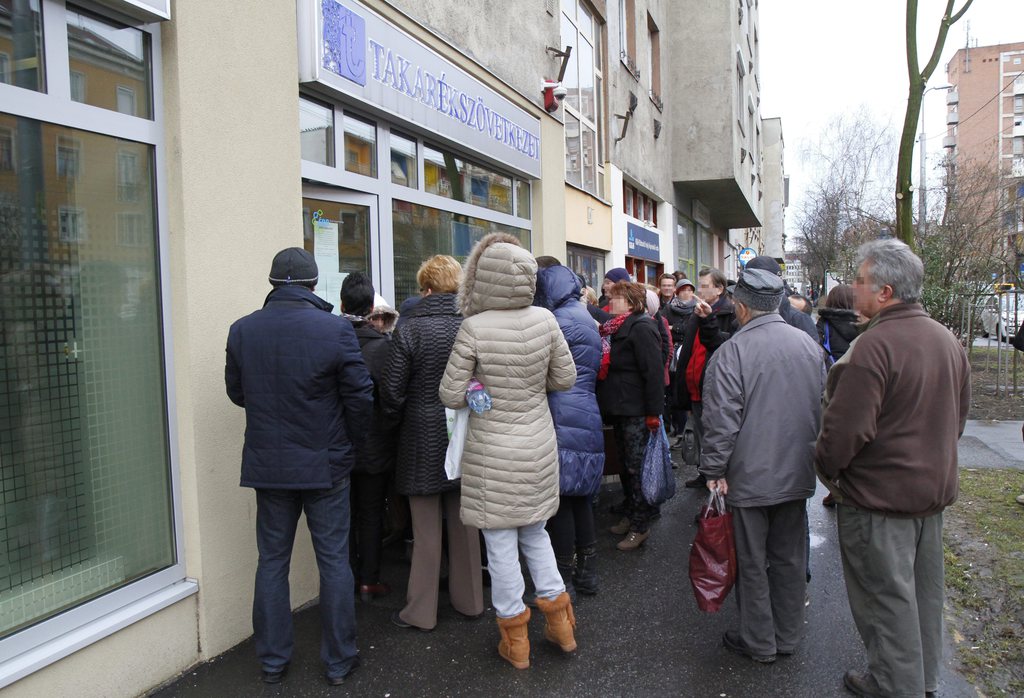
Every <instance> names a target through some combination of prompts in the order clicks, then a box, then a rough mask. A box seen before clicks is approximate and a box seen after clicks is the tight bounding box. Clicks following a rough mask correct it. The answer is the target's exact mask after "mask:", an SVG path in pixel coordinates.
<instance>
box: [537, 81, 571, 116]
mask: <svg viewBox="0 0 1024 698" xmlns="http://www.w3.org/2000/svg"><path fill="white" fill-rule="evenodd" d="M568 92H569V91H568V90H567V89H565V86H564V85H562V83H560V82H558V81H557V80H545V81H544V82H543V83H542V84H541V93H542V94H543V95H544V109H545V110H546V111H547V112H548V113H551V112H554V111H558V105H559V103H561V101H562V100H563V99H565V95H566V94H568Z"/></svg>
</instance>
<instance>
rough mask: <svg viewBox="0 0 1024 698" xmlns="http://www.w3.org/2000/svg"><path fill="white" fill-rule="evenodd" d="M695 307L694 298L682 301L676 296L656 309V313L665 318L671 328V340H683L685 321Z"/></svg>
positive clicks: (676, 341) (678, 341)
mask: <svg viewBox="0 0 1024 698" xmlns="http://www.w3.org/2000/svg"><path fill="white" fill-rule="evenodd" d="M695 307H696V300H694V299H690V302H689V303H683V302H682V301H681V300H679V299H678V298H673V299H672V300H671V301H669V302H668V303H666V304H665V305H663V306H662V307H661V310H659V311H658V314H659V315H660V316H661V317H663V318H665V320H666V321H667V322H668V326H669V327H670V328H671V330H672V341H673V342H675V343H676V344H679V343H680V342H681V341H683V335H684V334H685V332H686V322H687V320H689V319H690V317H691V316H692V315H693V309H694V308H695Z"/></svg>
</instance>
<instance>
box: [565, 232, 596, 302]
mask: <svg viewBox="0 0 1024 698" xmlns="http://www.w3.org/2000/svg"><path fill="white" fill-rule="evenodd" d="M604 259H605V253H604V252H602V251H601V250H595V249H591V248H589V247H581V246H580V245H571V244H570V245H566V246H565V266H567V267H569V268H570V269H572V270H573V271H574V272H576V273H577V274H579V275H580V276H582V277H583V278H584V279H586V281H587V286H590V287H591V288H594V289H597V292H598V294H600V293H601V284H602V283H603V282H604V273H605V261H604Z"/></svg>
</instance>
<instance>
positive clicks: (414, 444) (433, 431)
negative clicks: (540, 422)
mask: <svg viewBox="0 0 1024 698" xmlns="http://www.w3.org/2000/svg"><path fill="white" fill-rule="evenodd" d="M461 277H462V267H461V266H459V263H458V262H457V261H456V260H455V259H453V258H452V257H449V256H447V255H435V256H433V257H431V258H430V259H428V260H427V261H426V262H424V263H423V265H422V266H421V267H420V269H419V272H418V273H417V274H416V280H417V282H418V283H419V285H420V289H421V290H422V293H423V297H422V299H421V300H420V301H419V302H418V303H416V304H415V305H414V306H412V307H411V308H410V309H409V310H408V311H407V312H405V313H404V314H403V315H402V322H401V323H399V325H398V328H397V329H396V330H395V335H394V338H393V339H392V340H391V354H390V356H389V358H388V366H387V370H386V371H385V372H384V379H383V381H382V383H381V386H380V387H381V394H380V397H381V406H382V408H383V412H384V416H385V417H388V418H390V419H392V420H395V419H397V420H400V421H401V426H400V428H399V436H398V458H397V462H396V465H395V479H396V484H397V488H398V491H399V492H400V493H401V494H404V495H406V496H408V497H409V511H410V514H411V516H412V533H413V538H414V541H413V547H412V567H411V569H410V570H409V586H408V591H407V592H406V603H405V608H403V609H402V610H401V611H397V612H395V613H394V614H393V615H392V616H391V621H392V622H393V623H394V624H395V625H397V626H399V627H402V628H409V627H415V628H419V629H420V630H433V628H434V626H435V625H437V594H438V580H439V577H440V571H441V520H442V515H443V517H444V519H445V520H446V521H447V523H448V557H449V573H448V592H449V595H450V597H451V603H452V606H453V607H454V608H455V610H456V611H457V612H459V613H461V614H462V615H463V616H467V617H471V618H475V617H478V616H480V615H481V614H482V613H483V611H484V592H483V579H482V576H481V569H480V536H479V534H478V532H477V529H475V528H473V527H471V526H463V524H462V521H461V519H460V518H459V507H460V504H461V497H460V488H461V486H462V481H461V480H449V479H448V475H447V474H446V473H445V470H444V458H445V453H446V452H447V450H448V429H447V424H446V419H445V411H444V405H442V404H441V400H440V398H439V397H438V394H437V390H438V388H439V387H440V385H441V377H442V376H443V375H444V369H445V366H447V365H448V355H449V354H450V353H451V351H452V346H453V345H454V344H455V335H456V334H458V331H459V326H460V325H461V324H462V315H461V314H460V313H459V305H458V299H457V297H456V295H455V294H456V292H457V291H458V289H459V282H460V280H461Z"/></svg>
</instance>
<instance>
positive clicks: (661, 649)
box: [151, 423, 1020, 698]
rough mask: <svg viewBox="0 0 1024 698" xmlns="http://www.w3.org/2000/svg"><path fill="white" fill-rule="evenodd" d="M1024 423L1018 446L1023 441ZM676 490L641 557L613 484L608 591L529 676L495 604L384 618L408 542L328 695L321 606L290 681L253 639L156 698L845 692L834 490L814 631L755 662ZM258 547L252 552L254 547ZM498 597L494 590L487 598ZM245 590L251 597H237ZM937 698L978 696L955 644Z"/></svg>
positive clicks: (535, 649)
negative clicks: (706, 606) (736, 632)
mask: <svg viewBox="0 0 1024 698" xmlns="http://www.w3.org/2000/svg"><path fill="white" fill-rule="evenodd" d="M1019 428H1020V427H1019V423H1018V438H1019ZM676 475H677V482H678V484H679V490H678V493H677V494H676V496H675V498H674V499H672V500H671V501H669V502H668V503H667V504H665V505H664V506H663V507H662V516H661V518H660V519H659V520H658V521H656V522H655V524H654V527H653V529H652V534H651V537H650V538H649V539H648V540H647V542H646V544H645V545H644V546H643V548H641V549H640V550H639V551H637V552H633V553H622V552H619V551H617V550H615V548H614V546H615V543H616V542H618V537H616V536H613V535H611V534H609V533H607V532H606V531H607V527H608V526H609V525H611V524H613V523H615V517H613V516H612V515H610V514H608V513H607V509H608V506H609V505H610V504H612V503H613V502H616V501H618V500H619V499H620V498H621V490H620V489H619V486H618V485H617V484H614V485H610V486H606V487H605V488H604V489H603V490H602V493H601V505H600V507H599V509H598V511H599V514H598V517H597V518H598V525H599V529H598V530H599V536H598V537H599V543H598V549H599V571H600V575H601V588H600V593H599V594H598V595H597V596H595V597H580V600H579V602H578V604H577V605H576V615H577V620H578V627H577V640H578V642H579V650H578V651H577V653H576V654H575V656H571V657H565V656H562V655H561V653H560V652H559V651H558V649H557V648H554V647H553V646H552V645H550V644H549V643H547V642H545V641H544V637H543V632H544V624H543V618H542V617H541V615H540V614H535V615H534V618H533V620H532V621H531V623H530V641H531V645H532V652H531V668H530V669H528V670H525V671H517V670H515V669H512V668H511V667H510V666H509V665H508V664H506V663H505V662H504V661H503V660H501V659H500V658H499V657H498V653H497V649H496V647H497V643H498V630H497V627H496V625H495V621H494V611H493V609H491V608H490V607H489V606H488V609H487V612H486V613H485V615H484V617H483V618H482V619H479V620H476V621H466V620H463V619H461V617H459V616H458V615H457V614H456V613H455V611H454V610H453V609H452V608H451V606H450V604H449V603H448V598H447V594H446V593H445V592H444V591H442V592H441V599H440V603H439V611H438V625H437V628H436V629H435V630H434V631H433V632H430V633H422V632H419V631H416V630H408V629H406V630H403V629H400V628H397V627H395V626H393V625H392V624H391V623H390V622H389V620H388V618H389V616H390V615H391V613H392V612H393V611H395V610H397V609H399V608H401V606H402V604H403V600H404V592H405V580H406V578H407V576H408V566H407V564H406V563H404V562H403V561H402V559H401V557H402V556H401V548H402V546H401V545H398V546H395V547H392V548H389V549H388V550H386V551H385V568H384V571H383V577H384V580H385V581H387V582H389V583H390V584H391V585H392V586H393V587H395V590H394V591H392V593H391V594H390V595H389V596H387V597H384V598H381V599H377V600H375V601H373V602H372V603H368V604H363V603H358V602H357V604H356V606H357V611H356V614H357V622H358V626H359V648H360V654H361V658H362V662H363V664H362V667H361V668H360V669H359V670H358V671H356V672H355V673H354V674H353V675H352V677H351V678H350V679H349V680H348V681H346V683H345V684H344V685H343V686H340V687H337V688H330V687H328V686H327V685H326V684H325V683H324V681H323V679H322V676H321V667H320V661H319V643H320V623H319V617H318V613H319V609H318V608H317V607H316V606H314V607H311V608H308V609H305V610H302V611H300V612H298V613H296V614H295V653H294V657H293V660H292V665H291V670H290V672H289V674H288V675H287V677H286V678H285V680H284V682H283V683H282V684H279V685H278V686H266V685H264V684H263V683H261V681H260V671H259V669H260V667H259V663H258V662H257V660H256V656H255V652H254V650H253V644H252V640H251V639H250V640H247V641H246V642H243V643H242V644H240V645H238V646H237V647H235V648H234V649H232V650H230V651H228V652H226V653H225V654H223V655H221V656H220V657H217V658H216V659H214V660H213V661H211V662H208V663H206V664H204V665H200V666H198V667H195V668H194V669H192V670H191V671H188V672H186V673H185V674H184V675H183V676H182V677H180V678H179V679H178V680H177V681H176V682H174V683H172V684H170V685H167V686H165V687H164V688H162V689H160V690H157V691H154V692H153V693H152V694H151V695H152V696H154V697H155V698H170V697H177V696H182V697H192V696H217V697H218V698H220V697H225V698H226V697H231V696H347V695H351V696H378V697H380V698H399V697H401V696H478V695H489V696H516V697H517V698H522V697H524V696H591V695H594V696H603V695H617V696H621V695H630V696H655V695H658V696H661V695H672V696H728V697H734V696H758V697H759V698H760V697H762V696H786V697H800V696H807V697H811V696H813V697H814V698H820V697H821V696H844V695H849V694H848V693H846V691H845V690H844V688H843V685H842V677H843V673H844V672H845V671H846V670H847V669H851V668H858V669H859V668H863V667H864V666H865V657H864V649H863V645H862V644H861V641H860V638H859V636H858V635H857V631H856V629H855V627H854V624H853V620H852V618H851V616H850V610H849V605H848V602H847V598H846V587H845V585H844V583H843V573H842V566H841V562H840V557H839V549H838V543H837V540H836V522H835V510H834V509H826V508H824V507H822V506H821V498H822V496H823V495H824V494H825V491H824V488H822V487H820V486H819V488H818V489H819V491H818V494H817V496H815V498H814V499H811V500H809V502H808V512H809V521H810V527H811V570H812V573H813V575H814V577H813V579H812V581H811V583H810V586H809V587H808V594H809V599H810V605H809V606H808V608H807V617H806V624H807V635H806V637H805V639H804V641H803V643H802V644H801V645H800V647H799V648H798V650H797V652H796V653H795V654H794V655H793V656H789V657H779V659H778V661H776V662H775V663H774V664H771V665H761V664H755V663H754V662H752V661H750V660H749V659H746V658H744V657H739V656H737V655H735V654H732V653H730V652H728V651H727V650H726V649H725V648H723V647H722V640H721V638H722V633H723V632H724V631H725V630H727V629H731V628H734V627H736V623H737V612H736V604H735V602H734V601H733V600H732V599H729V600H728V601H727V602H726V604H725V606H724V607H723V609H722V610H721V611H720V612H718V613H715V614H704V613H701V612H700V611H698V610H697V606H696V603H695V601H694V599H693V594H692V591H691V588H690V583H689V579H688V577H687V559H688V555H689V547H690V543H691V542H692V540H693V536H694V534H695V533H696V527H695V525H694V514H695V513H696V511H697V509H698V508H699V506H700V505H701V504H702V503H703V502H704V501H705V499H706V496H707V495H706V490H692V489H686V488H684V487H683V486H682V484H683V481H684V480H685V479H687V478H688V477H691V476H692V475H693V467H692V466H683V467H681V468H680V469H679V470H677V471H676ZM253 544H254V545H255V543H253ZM489 592H490V590H489V589H487V588H485V589H484V593H485V598H486V599H487V600H488V601H489ZM240 593H251V592H250V590H248V589H245V590H240ZM945 656H946V661H945V664H944V669H943V674H942V679H941V684H940V686H939V692H938V695H939V696H941V697H942V698H954V697H960V696H964V697H966V696H976V695H977V693H976V692H975V690H974V689H973V688H972V687H971V686H970V685H968V684H967V683H966V681H965V680H964V679H963V678H962V677H961V676H959V675H958V674H956V673H955V672H954V671H952V670H951V669H950V668H949V666H950V663H951V656H952V648H951V646H950V643H949V642H948V641H947V650H946V655H945Z"/></svg>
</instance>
